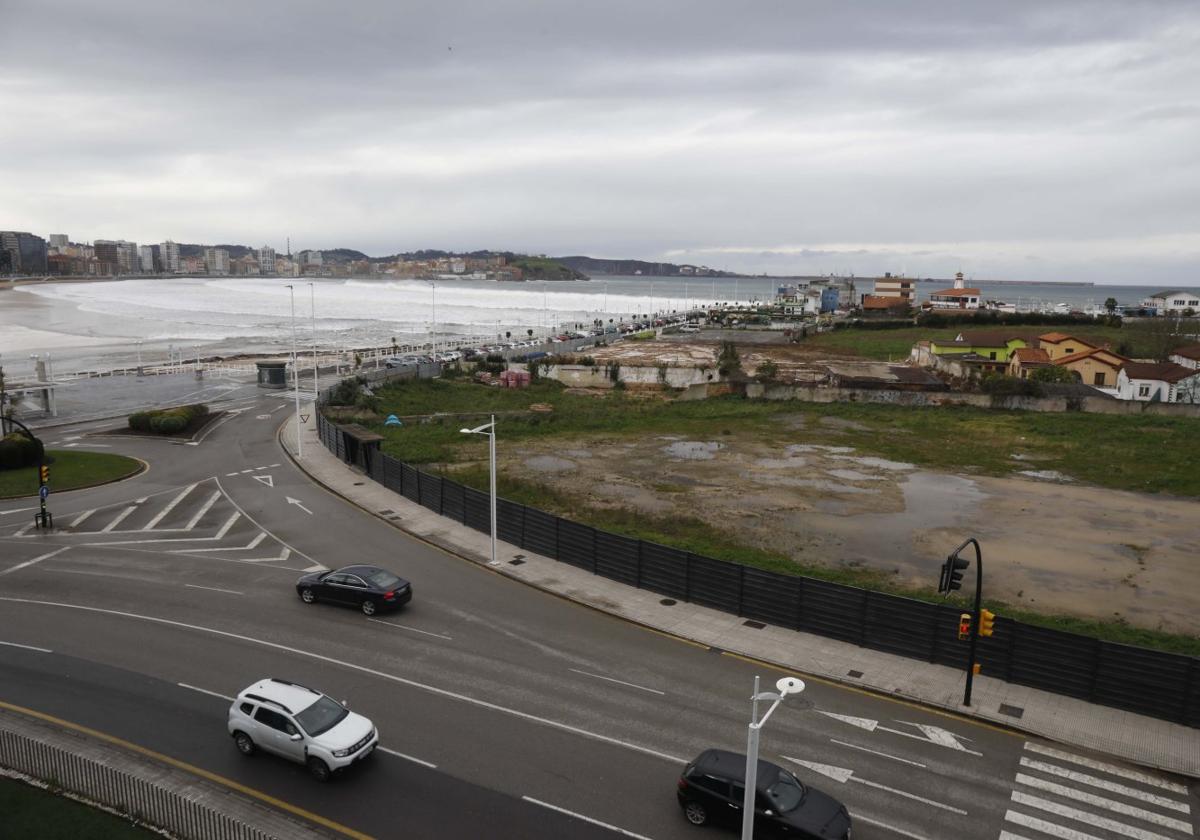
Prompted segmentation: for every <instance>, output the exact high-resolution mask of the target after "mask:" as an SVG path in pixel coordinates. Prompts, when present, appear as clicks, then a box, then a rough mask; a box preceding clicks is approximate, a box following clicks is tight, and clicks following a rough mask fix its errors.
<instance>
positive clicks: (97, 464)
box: [0, 450, 142, 499]
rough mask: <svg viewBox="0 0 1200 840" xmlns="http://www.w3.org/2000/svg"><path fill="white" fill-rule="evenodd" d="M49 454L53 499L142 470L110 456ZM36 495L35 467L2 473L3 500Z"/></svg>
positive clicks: (131, 461)
mask: <svg viewBox="0 0 1200 840" xmlns="http://www.w3.org/2000/svg"><path fill="white" fill-rule="evenodd" d="M46 454H47V455H52V456H54V463H53V464H51V465H50V493H51V496H53V494H54V493H57V492H62V491H64V490H78V489H79V488H81V487H92V486H94V485H96V484H104V483H105V482H108V481H116V480H117V479H119V478H126V477H127V476H131V475H133V474H135V473H137V472H139V471H140V470H141V469H142V462H141V461H138V460H136V459H134V458H126V457H125V456H124V455H112V454H109V453H107V452H76V451H71V450H67V451H63V450H48V451H47V452H46ZM37 492H38V470H37V467H36V466H34V467H24V468H22V469H19V470H4V471H3V472H0V499H12V498H17V497H19V496H36V495H37Z"/></svg>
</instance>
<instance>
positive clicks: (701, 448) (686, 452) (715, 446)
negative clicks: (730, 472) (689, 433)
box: [662, 440, 725, 461]
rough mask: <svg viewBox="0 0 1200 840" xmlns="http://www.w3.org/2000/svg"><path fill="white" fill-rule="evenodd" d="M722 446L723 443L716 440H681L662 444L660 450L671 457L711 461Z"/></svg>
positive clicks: (723, 446) (723, 445)
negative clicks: (668, 444)
mask: <svg viewBox="0 0 1200 840" xmlns="http://www.w3.org/2000/svg"><path fill="white" fill-rule="evenodd" d="M724 448H725V444H723V443H717V442H716V441H702V440H681V441H678V442H676V443H672V444H671V445H670V446H664V447H663V450H662V451H663V452H665V453H667V455H669V456H670V457H672V458H681V459H683V460H685V461H711V460H712V459H713V458H714V457H716V453H717V452H718V451H720V450H722V449H724Z"/></svg>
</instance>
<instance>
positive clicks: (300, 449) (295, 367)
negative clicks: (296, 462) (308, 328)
mask: <svg viewBox="0 0 1200 840" xmlns="http://www.w3.org/2000/svg"><path fill="white" fill-rule="evenodd" d="M287 289H288V292H289V293H290V294H291V297H292V382H293V383H294V384H295V388H296V457H297V458H303V457H304V441H303V434H302V432H303V430H302V429H301V428H300V365H299V364H298V362H299V359H298V357H297V356H296V287H295V286H293V285H292V284H291V283H288V287H287Z"/></svg>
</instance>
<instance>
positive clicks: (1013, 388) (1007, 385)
mask: <svg viewBox="0 0 1200 840" xmlns="http://www.w3.org/2000/svg"><path fill="white" fill-rule="evenodd" d="M979 387H980V389H981V390H982V391H983V392H984V393H985V394H991V395H992V396H994V397H1040V396H1042V395H1043V394H1044V393H1045V392H1044V390H1043V389H1042V386H1041V384H1040V383H1038V382H1035V381H1033V380H1030V379H1021V378H1019V377H1016V376H1005V375H1004V374H1002V373H989V374H987V375H986V376H984V377H983V380H982V381H981V382H980V383H979Z"/></svg>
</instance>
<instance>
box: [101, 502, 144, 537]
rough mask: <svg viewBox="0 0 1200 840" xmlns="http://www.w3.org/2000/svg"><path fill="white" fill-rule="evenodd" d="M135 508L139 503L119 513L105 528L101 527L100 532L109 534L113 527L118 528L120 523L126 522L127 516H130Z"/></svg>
mask: <svg viewBox="0 0 1200 840" xmlns="http://www.w3.org/2000/svg"><path fill="white" fill-rule="evenodd" d="M135 510H137V505H130V506H129V507H127V508H125V510H123V511H121V512H120V513H119V514H117V518H116V519H114V520H113V521H112V522H109V523H108V524H107V525H105V526H104V527H103V528H101V529H100V533H101V534H107V533H108V532H109V531H111V530H112V529H113V528H116V527H117V526H118V525H120V524H121V523H122V522H124V521H125V519H126V517H128V516H129V514H131V513H133V512H134V511H135Z"/></svg>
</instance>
